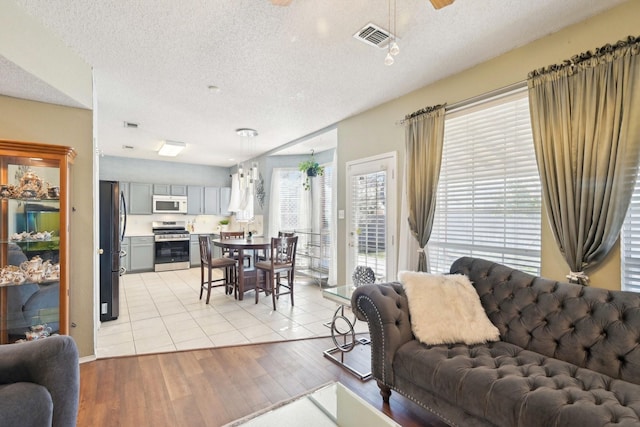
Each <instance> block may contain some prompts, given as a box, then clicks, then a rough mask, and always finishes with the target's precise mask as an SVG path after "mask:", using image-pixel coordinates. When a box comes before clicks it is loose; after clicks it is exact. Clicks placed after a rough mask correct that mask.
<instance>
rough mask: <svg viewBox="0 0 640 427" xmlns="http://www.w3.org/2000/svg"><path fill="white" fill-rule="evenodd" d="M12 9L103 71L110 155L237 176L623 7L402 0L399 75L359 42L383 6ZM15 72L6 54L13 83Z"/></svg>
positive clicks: (16, 86) (200, 1) (171, 0)
mask: <svg viewBox="0 0 640 427" xmlns="http://www.w3.org/2000/svg"><path fill="white" fill-rule="evenodd" d="M9 1H15V3H16V4H17V5H18V6H19V7H21V8H22V9H24V10H25V11H26V12H27V13H29V14H30V15H32V16H33V17H35V18H36V19H37V20H39V21H40V22H42V23H43V24H44V26H45V27H47V28H49V29H50V30H51V31H52V32H53V33H54V34H56V35H57V36H58V37H59V38H60V39H61V40H62V41H63V42H64V43H65V44H66V45H67V46H68V47H69V48H70V49H71V50H73V51H74V52H76V53H77V54H78V55H79V56H80V57H81V58H82V59H84V60H85V61H86V62H87V63H89V64H90V65H91V66H93V68H94V74H95V85H96V86H95V93H96V96H97V117H98V122H97V136H98V143H99V146H100V149H101V150H102V151H103V152H104V153H105V154H108V155H115V156H127V157H140V158H149V159H157V158H158V156H157V153H156V150H157V149H158V148H159V146H160V144H161V141H162V140H164V139H169V140H174V141H183V142H185V143H186V144H187V149H186V150H185V151H184V152H183V153H182V154H181V155H180V156H179V157H177V158H175V161H180V162H188V163H201V164H212V165H220V166H229V165H232V164H234V163H236V162H237V161H238V160H239V159H241V158H246V157H250V156H253V155H257V154H259V153H263V152H267V151H269V150H272V149H274V148H275V147H278V146H281V145H284V144H287V143H289V142H290V141H294V140H297V139H300V138H303V137H304V136H305V135H309V134H312V133H314V132H316V131H318V130H319V129H322V128H325V127H327V126H330V125H332V124H334V123H336V122H338V121H340V120H342V119H344V118H346V117H349V116H352V115H354V114H357V113H359V112H362V111H365V110H367V109H369V108H371V107H373V106H376V105H379V104H381V103H383V102H385V101H389V100H392V99H394V98H396V97H398V96H401V95H403V94H406V93H408V92H411V91H413V90H416V89H418V88H420V87H422V86H425V85H427V84H429V83H432V82H434V81H436V80H439V79H442V78H443V77H446V76H448V75H451V74H454V73H456V72H459V71H461V70H463V69H466V68H469V67H471V66H473V65H475V64H478V63H480V62H483V61H485V60H487V59H490V58H492V57H495V56H497V55H499V54H501V53H504V52H506V51H509V50H511V49H513V48H514V47H517V46H521V45H523V44H526V43H528V42H530V41H532V40H535V39H537V38H540V37H542V36H544V35H546V34H549V33H551V32H554V31H557V30H559V29H561V28H563V27H565V26H567V25H570V24H572V23H576V22H579V21H582V20H584V19H585V18H587V17H589V16H592V15H594V14H597V13H599V12H601V11H603V10H605V9H607V8H610V7H613V6H614V5H616V4H619V3H622V2H623V1H624V0H607V1H602V0H562V1H558V0H535V1H527V0H481V1H480V0H456V2H455V3H454V4H453V5H451V6H449V7H446V8H444V9H440V10H437V11H436V10H434V9H433V8H432V7H431V6H430V3H429V2H427V1H426V0H401V1H398V2H397V7H398V10H397V31H396V33H397V35H398V37H399V45H400V55H399V56H397V57H396V61H395V64H394V65H392V66H390V67H389V66H385V65H384V64H383V59H384V56H385V54H386V51H384V50H382V49H379V48H376V47H371V46H368V45H366V44H364V43H362V42H360V41H357V40H356V39H354V38H353V37H352V35H353V34H354V33H355V32H356V31H358V30H359V29H360V28H362V27H363V26H364V25H365V24H367V23H369V22H372V23H374V24H376V25H378V26H381V27H384V28H388V4H387V2H385V1H380V0H378V1H370V0H350V1H344V0H324V1H318V0H294V1H293V2H292V4H291V5H290V6H289V7H276V6H272V5H271V4H270V2H269V1H268V0H232V1H229V0H181V1H175V0H139V1H123V0H120V1H118V0H113V1H91V2H88V1H84V0H56V1H51V0H9ZM7 62H8V61H6V60H2V58H0V71H2V73H3V75H4V74H5V73H4V70H5V68H7V67H8V68H9V69H10V68H11V64H10V63H9V64H7ZM541 65H546V64H541ZM15 68H16V67H15V66H14V69H13V70H12V71H13V73H12V74H15V75H19V74H20V73H19V71H20V70H19V69H18V70H16V69H15ZM10 71H11V70H10ZM12 80H13V81H9V82H6V81H3V82H2V83H0V93H3V94H8V95H10V96H16V97H24V98H28V99H38V92H42V99H41V100H43V101H45V102H56V103H61V104H65V105H73V101H72V100H69V99H65V97H64V95H61V94H59V93H56V91H55V90H53V89H51V88H50V89H51V90H49V93H47V90H46V88H42V89H41V90H39V89H38V84H40V83H38V82H37V81H36V82H34V81H29V80H28V78H26V79H24V78H21V77H14V78H12ZM21 80H23V81H21ZM32 80H34V79H32ZM40 85H42V84H40ZM209 85H215V86H218V87H219V88H220V91H219V92H217V93H216V92H212V91H210V90H209V89H208V86H209ZM29 90H31V91H32V92H34V93H29ZM22 91H24V92H25V93H24V94H23V93H21V92H22ZM47 96H48V97H49V98H47ZM56 96H57V98H56ZM51 97H53V98H51ZM124 121H129V122H135V123H138V124H139V127H138V128H137V129H129V128H125V127H124V126H123V122H124ZM241 127H251V128H255V129H257V130H258V132H259V136H258V137H256V138H255V139H253V140H252V141H251V142H249V143H247V142H246V141H244V140H243V139H242V138H241V137H238V136H237V135H236V134H235V132H234V130H235V129H236V128H241ZM334 134H335V133H334ZM303 139H304V138H303ZM326 139H327V138H324V140H326ZM329 139H330V138H329ZM334 140H335V138H334ZM312 141H313V139H310V140H309V141H306V142H305V144H306V145H305V148H304V150H305V151H306V152H308V150H309V149H311V148H313V147H312V146H310V145H312ZM318 144H320V141H319V142H318ZM123 145H129V146H133V147H134V149H132V150H124V149H123V148H122V146H123ZM316 151H321V149H317V150H316ZM287 152H289V153H291V152H292V150H291V149H288V151H287ZM231 159H234V160H231Z"/></svg>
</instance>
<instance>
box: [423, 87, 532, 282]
mask: <svg viewBox="0 0 640 427" xmlns="http://www.w3.org/2000/svg"><path fill="white" fill-rule="evenodd" d="M444 135H445V136H444V147H443V154H442V166H441V170H440V180H439V185H438V195H437V205H436V212H435V219H434V224H433V231H432V234H431V238H430V240H429V243H428V245H427V249H428V259H429V266H430V271H432V272H436V273H443V272H448V271H449V268H450V266H451V264H452V262H453V261H455V260H456V259H457V258H459V257H461V256H474V257H480V258H485V259H489V260H493V261H496V262H500V263H503V264H506V265H509V266H511V267H514V268H519V269H521V270H524V271H528V272H531V273H533V274H539V271H540V216H541V192H540V178H539V176H538V168H537V164H536V158H535V153H534V148H533V137H532V133H531V121H530V115H529V104H528V99H527V95H526V92H525V91H518V93H511V94H509V95H507V96H502V97H500V98H499V99H493V100H489V101H486V102H483V103H481V104H476V105H473V106H471V107H468V108H465V109H463V110H461V111H457V112H451V113H448V114H447V117H446V119H445V134H444Z"/></svg>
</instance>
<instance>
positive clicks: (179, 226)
mask: <svg viewBox="0 0 640 427" xmlns="http://www.w3.org/2000/svg"><path fill="white" fill-rule="evenodd" d="M186 225H187V223H186V222H185V221H153V222H152V223H151V227H152V229H153V234H154V240H155V261H154V269H155V271H168V270H184V269H188V268H189V267H190V263H189V244H190V237H189V232H188V231H187V228H186Z"/></svg>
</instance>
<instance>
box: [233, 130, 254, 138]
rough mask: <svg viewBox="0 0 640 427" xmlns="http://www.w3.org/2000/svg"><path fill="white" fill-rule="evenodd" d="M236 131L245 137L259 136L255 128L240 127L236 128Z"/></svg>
mask: <svg viewBox="0 0 640 427" xmlns="http://www.w3.org/2000/svg"><path fill="white" fill-rule="evenodd" d="M236 133H237V134H238V135H239V136H243V137H248V138H251V137H254V136H258V131H257V130H255V129H249V128H240V129H236Z"/></svg>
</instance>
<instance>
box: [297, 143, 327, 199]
mask: <svg viewBox="0 0 640 427" xmlns="http://www.w3.org/2000/svg"><path fill="white" fill-rule="evenodd" d="M298 170H299V171H300V172H303V173H305V174H306V175H305V177H304V181H303V182H302V186H303V187H304V189H305V190H309V189H310V188H311V181H310V180H309V178H313V177H314V176H322V175H324V166H320V165H319V164H318V162H316V161H315V159H314V158H313V152H312V153H311V158H310V159H308V160H304V161H302V162H300V164H298Z"/></svg>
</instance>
